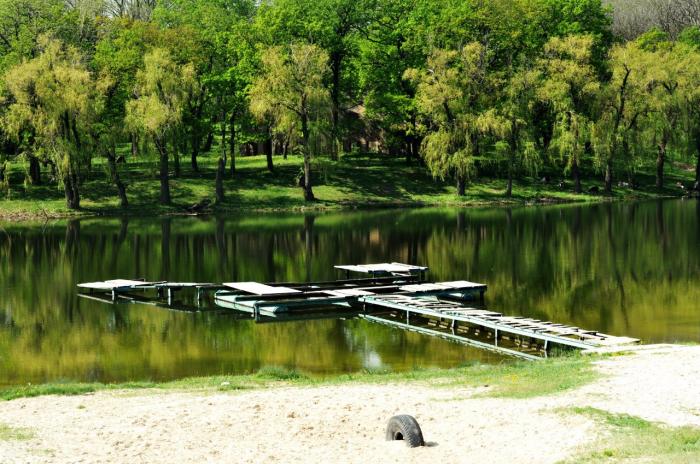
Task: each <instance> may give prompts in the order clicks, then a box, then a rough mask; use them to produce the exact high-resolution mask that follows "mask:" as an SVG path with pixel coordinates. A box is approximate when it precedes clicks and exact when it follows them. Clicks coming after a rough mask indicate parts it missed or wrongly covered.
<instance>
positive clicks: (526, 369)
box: [0, 356, 598, 400]
mask: <svg viewBox="0 0 700 464" xmlns="http://www.w3.org/2000/svg"><path fill="white" fill-rule="evenodd" d="M597 375H598V374H597V373H596V372H595V371H594V370H593V368H592V365H591V357H581V356H572V357H568V358H561V359H550V360H546V361H538V362H525V361H521V362H514V363H504V364H498V365H483V364H475V365H468V366H463V367H459V368H455V369H420V370H413V371H408V372H399V373H393V372H386V371H381V372H373V371H364V372H359V373H353V374H342V375H336V376H332V377H317V376H310V375H307V374H305V373H302V372H299V371H296V370H290V369H286V368H283V367H277V366H267V367H264V368H262V369H260V370H259V371H258V372H256V373H254V374H248V375H236V376H212V377H193V378H186V379H182V380H175V381H170V382H163V383H157V382H148V381H145V382H130V383H115V384H103V383H70V382H65V383H51V384H43V385H21V386H10V387H4V388H0V399H2V400H13V399H17V398H26V397H34V396H41V395H81V394H85V393H92V392H97V391H104V390H138V389H157V390H180V391H204V392H206V391H235V390H251V389H262V388H274V387H280V386H326V385H343V384H388V383H414V384H421V385H428V386H434V387H436V388H441V387H489V388H488V389H487V390H486V391H485V392H484V393H482V394H481V395H482V396H491V397H509V398H528V397H534V396H541V395H550V394H554V393H559V392H562V391H566V390H569V389H573V388H576V387H579V386H581V385H583V384H585V383H588V382H591V381H593V380H594V379H595V378H596V377H597Z"/></svg>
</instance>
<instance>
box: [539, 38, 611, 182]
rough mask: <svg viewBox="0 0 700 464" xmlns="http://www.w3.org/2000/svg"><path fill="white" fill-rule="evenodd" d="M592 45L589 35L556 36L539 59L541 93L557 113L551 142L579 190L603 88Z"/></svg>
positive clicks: (547, 44)
mask: <svg viewBox="0 0 700 464" xmlns="http://www.w3.org/2000/svg"><path fill="white" fill-rule="evenodd" d="M593 45H594V40H593V37H592V36H590V35H570V36H567V37H553V38H551V39H550V40H549V41H548V42H547V43H546V44H545V46H544V57H543V58H542V59H540V60H539V67H540V69H541V71H542V73H543V75H544V80H543V83H542V85H541V86H540V88H539V89H538V94H539V97H540V98H541V99H542V100H543V101H545V102H547V103H548V104H549V105H550V106H551V108H552V110H553V112H554V114H555V123H554V133H553V139H552V145H551V146H552V148H554V149H555V150H556V151H557V152H558V154H559V156H560V157H561V158H562V159H563V160H564V161H565V163H566V171H569V172H571V176H572V178H573V181H574V191H575V192H576V193H580V192H581V176H580V165H581V162H582V159H583V156H584V154H585V153H586V150H587V147H588V146H589V144H590V134H591V111H592V102H593V99H594V98H595V97H596V95H597V93H598V91H599V88H600V84H599V82H598V77H597V74H596V70H595V68H594V66H593V60H594V56H593V48H594V47H593Z"/></svg>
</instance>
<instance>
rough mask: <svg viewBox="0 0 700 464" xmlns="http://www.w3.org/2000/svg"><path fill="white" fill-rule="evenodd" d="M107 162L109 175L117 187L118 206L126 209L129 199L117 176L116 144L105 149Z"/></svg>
mask: <svg viewBox="0 0 700 464" xmlns="http://www.w3.org/2000/svg"><path fill="white" fill-rule="evenodd" d="M107 164H108V166H109V170H110V177H111V178H112V182H114V186H115V187H117V194H118V195H119V206H120V207H121V208H122V209H126V208H127V207H128V206H129V200H128V199H127V197H126V187H125V186H124V183H123V182H122V181H121V178H120V177H119V171H118V170H117V153H116V146H115V145H114V143H112V146H111V147H110V149H109V150H107Z"/></svg>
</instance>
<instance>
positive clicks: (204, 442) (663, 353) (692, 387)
mask: <svg viewBox="0 0 700 464" xmlns="http://www.w3.org/2000/svg"><path fill="white" fill-rule="evenodd" d="M572 364H575V365H576V368H575V369H572V370H568V371H566V372H565V374H564V375H561V374H562V372H563V371H562V370H561V369H562V366H566V365H569V366H571V365H572ZM526 365H528V366H535V370H534V371H531V372H529V373H528V372H527V371H524V370H520V371H514V370H512V369H504V368H503V366H501V367H498V366H496V367H494V368H491V369H486V370H487V371H494V370H495V371H497V372H498V375H495V376H492V377H490V378H489V377H488V376H484V375H483V373H482V375H479V376H476V378H470V376H469V375H468V374H473V373H474V372H479V368H477V367H476V366H471V367H469V368H462V371H460V372H459V373H456V372H452V374H454V375H451V376H449V377H444V376H443V377H429V376H423V377H421V376H418V377H417V378H411V377H410V376H409V375H407V374H404V375H403V378H399V376H401V374H380V375H378V377H376V378H375V379H374V380H375V381H371V380H372V379H371V378H369V377H367V376H365V377H362V376H358V378H356V379H354V380H352V381H350V382H349V383H348V382H347V381H345V382H343V381H333V382H330V383H313V382H312V383H307V384H304V382H308V380H301V379H299V378H286V379H283V378H282V379H276V380H272V384H273V386H269V385H268V387H267V388H247V387H246V386H245V385H244V384H236V383H235V382H234V381H233V378H231V380H230V381H229V384H228V385H224V382H226V381H221V380H222V378H208V379H209V381H210V382H212V383H213V382H214V381H216V382H220V383H219V384H218V385H210V386H208V387H206V386H203V385H202V384H197V383H192V380H191V379H190V381H182V382H184V383H181V384H179V385H176V384H171V387H176V386H177V388H158V387H156V388H146V389H133V388H132V389H125V388H121V389H108V390H102V391H96V392H82V393H79V394H76V395H72V396H65V395H59V396H38V397H31V398H17V399H14V400H12V401H5V402H1V403H0V404H2V408H1V409H0V443H1V444H2V446H0V458H2V459H0V460H3V462H55V463H64V462H65V463H67V462H76V461H84V462H96V461H99V462H124V460H125V459H126V460H131V461H138V460H142V461H146V462H173V461H177V462H206V461H209V462H211V461H217V462H220V461H230V460H235V461H237V462H251V463H252V462H261V461H265V462H292V461H294V462H299V461H303V462H327V457H328V456H329V455H332V456H334V459H335V460H336V461H338V462H358V463H359V462H382V463H383V462H392V463H393V462H428V461H439V462H449V463H452V462H455V463H457V462H483V461H487V460H488V462H497V463H500V462H503V463H506V462H512V461H513V460H515V459H518V460H528V461H533V462H542V463H557V462H577V463H579V462H600V461H601V460H605V461H606V462H607V461H608V460H609V461H611V462H618V461H619V460H626V459H631V460H633V461H634V462H641V461H643V462H696V460H697V459H698V458H699V457H700V397H698V395H697V389H698V388H700V347H698V346H683V345H647V346H644V349H640V350H637V351H634V352H631V353H615V354H609V355H607V356H605V355H595V356H592V357H590V358H586V357H585V356H575V357H571V358H567V359H561V360H559V361H554V362H552V361H545V362H539V363H526ZM536 366H540V367H542V366H545V367H546V369H541V368H540V367H536ZM465 369H466V370H465ZM499 369H501V370H500V371H499ZM521 369H522V368H521ZM468 370H471V371H468ZM586 372H588V373H589V374H585V373H586ZM273 374H274V375H278V376H284V375H287V374H289V373H287V374H285V373H284V372H283V371H277V373H276V374H275V372H274V371H268V372H267V374H265V375H267V376H268V379H267V380H266V381H268V382H269V381H270V376H273ZM582 374H584V375H583V376H582ZM374 375H375V376H377V374H374ZM292 377H293V376H292ZM564 378H568V379H575V380H576V379H577V380H576V382H575V383H571V384H560V383H558V382H557V381H558V380H561V379H564ZM552 380H555V381H554V382H552ZM533 383H534V384H537V386H538V388H536V389H534V390H533V389H530V390H529V391H524V390H523V388H524V387H527V386H528V385H532V384H533ZM552 383H554V384H555V388H552V387H551V384H552ZM504 385H505V386H509V387H508V388H513V390H503V388H504ZM547 385H549V388H548V389H547V390H542V389H541V388H542V387H544V386H547ZM640 386H644V387H643V388H640ZM396 414H410V415H412V416H414V417H415V418H416V419H417V420H418V423H419V425H420V426H421V428H422V430H423V435H424V438H425V440H426V445H427V446H425V447H420V448H408V447H406V446H404V444H403V443H402V442H387V441H385V440H384V429H385V427H386V423H387V421H388V420H389V418H390V417H391V416H393V415H396ZM564 430H565V431H566V433H559V432H558V431H564ZM78 437H79V438H78Z"/></svg>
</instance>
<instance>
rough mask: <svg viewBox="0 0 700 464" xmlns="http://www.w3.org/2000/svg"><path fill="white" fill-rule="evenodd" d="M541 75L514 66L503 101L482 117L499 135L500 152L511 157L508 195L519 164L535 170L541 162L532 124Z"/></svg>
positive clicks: (507, 195) (498, 150)
mask: <svg viewBox="0 0 700 464" xmlns="http://www.w3.org/2000/svg"><path fill="white" fill-rule="evenodd" d="M540 79H541V75H540V73H539V72H538V71H536V70H531V69H528V68H522V69H514V70H513V72H512V74H511V75H510V76H509V77H508V79H507V80H506V82H505V86H504V88H503V89H502V91H501V98H500V100H501V101H500V105H498V107H497V108H496V109H494V110H491V111H489V112H487V113H486V114H485V115H484V117H483V118H481V119H482V124H483V125H484V127H485V128H486V129H488V130H490V132H492V133H493V135H495V137H496V139H497V141H496V152H497V153H498V154H505V156H504V157H505V158H506V159H507V162H508V184H507V186H506V197H508V198H510V197H511V196H512V194H513V176H514V174H515V170H516V168H517V166H518V165H520V166H522V167H524V168H525V170H526V171H527V172H528V173H534V172H536V171H537V168H538V167H539V165H540V162H541V159H540V155H539V151H538V150H537V148H536V146H535V141H534V138H533V136H532V127H531V126H532V124H531V121H532V120H533V119H534V117H535V114H534V113H535V109H534V107H535V104H536V102H537V86H538V85H539V83H540Z"/></svg>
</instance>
